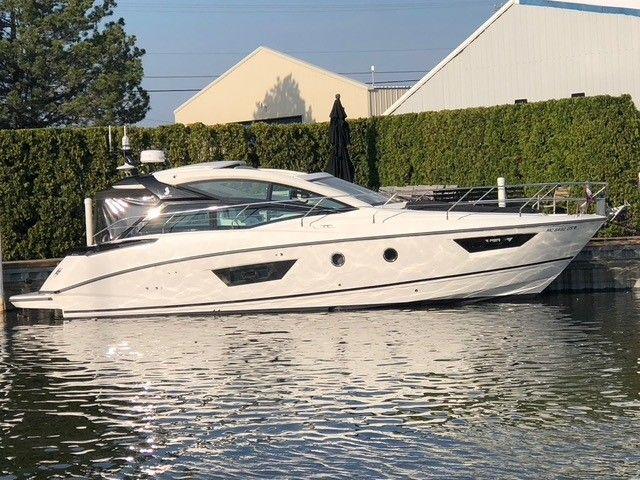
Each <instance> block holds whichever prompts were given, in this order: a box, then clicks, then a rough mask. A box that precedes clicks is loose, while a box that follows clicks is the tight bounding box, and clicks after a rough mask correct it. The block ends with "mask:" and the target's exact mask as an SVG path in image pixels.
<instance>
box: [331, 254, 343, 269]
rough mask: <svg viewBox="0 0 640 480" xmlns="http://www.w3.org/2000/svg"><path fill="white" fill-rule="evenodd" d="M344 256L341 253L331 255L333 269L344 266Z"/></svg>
mask: <svg viewBox="0 0 640 480" xmlns="http://www.w3.org/2000/svg"><path fill="white" fill-rule="evenodd" d="M344 262H345V260H344V255H343V254H341V253H334V254H333V255H331V263H333V266H334V267H341V266H343V265H344Z"/></svg>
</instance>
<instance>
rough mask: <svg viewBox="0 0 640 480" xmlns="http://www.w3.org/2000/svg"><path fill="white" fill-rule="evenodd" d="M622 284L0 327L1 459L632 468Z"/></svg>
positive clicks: (469, 470)
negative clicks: (533, 293) (434, 306)
mask: <svg viewBox="0 0 640 480" xmlns="http://www.w3.org/2000/svg"><path fill="white" fill-rule="evenodd" d="M639 358H640V296H639V294H619V295H584V296H563V297H544V298H541V299H538V300H533V301H529V302H527V303H506V304H505V303H503V304H489V303H487V304H476V305H470V306H463V307H457V308H451V309H440V310H420V311H415V310H414V311H398V310H396V311H376V312H358V313H332V314H312V315H310V314H305V315H301V314H300V315H297V314H296V315H276V316H244V317H240V316H237V317H226V318H215V317H202V318H200V317H194V318H184V317H181V318H161V319H142V320H141V319H136V320H122V319H118V320H100V321H84V320H83V321H71V322H64V323H62V322H60V321H57V322H55V321H47V320H41V321H36V320H29V321H27V320H24V319H22V320H21V319H9V320H6V321H5V322H4V326H3V328H2V329H0V478H2V479H5V478H6V479H13V478H30V477H37V478H68V477H70V476H78V477H88V478H114V479H115V478H152V477H154V478H190V479H191V478H218V477H220V478H223V477H225V478H227V477H235V478H252V477H254V478H257V477H260V478H262V477H268V478H273V477H287V478H309V477H324V478H349V479H353V478H417V477H423V478H424V477H440V478H496V477H500V478H505V477H506V478H516V477H517V478H541V477H542V478H550V477H552V478H592V477H594V476H600V477H607V478H616V477H625V478H629V477H632V478H633V477H636V478H640V363H639Z"/></svg>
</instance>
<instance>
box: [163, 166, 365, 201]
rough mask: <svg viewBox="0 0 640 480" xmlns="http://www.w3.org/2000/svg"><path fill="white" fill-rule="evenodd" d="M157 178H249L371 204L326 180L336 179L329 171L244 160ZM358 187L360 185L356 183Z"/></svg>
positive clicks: (170, 181) (181, 181) (185, 181)
mask: <svg viewBox="0 0 640 480" xmlns="http://www.w3.org/2000/svg"><path fill="white" fill-rule="evenodd" d="M153 177H154V178H155V179H156V180H158V181H159V182H162V183H164V184H166V185H171V186H175V187H179V186H182V185H184V186H186V185H189V184H193V183H197V182H205V181H207V180H211V181H216V180H220V181H224V180H231V181H233V180H236V181H241V180H246V181H257V182H267V183H273V184H278V185H285V186H289V187H294V188H298V189H301V190H306V191H310V192H313V193H316V194H318V195H319V196H324V197H332V198H334V197H340V201H341V202H343V203H346V204H347V205H350V206H353V207H367V206H371V204H370V203H367V202H366V201H362V200H360V199H359V198H358V196H357V195H356V194H355V193H353V192H349V191H345V190H341V189H339V188H336V187H335V186H329V185H327V184H326V182H322V183H321V182H319V181H321V180H323V179H331V178H334V177H333V176H332V175H331V174H329V173H324V172H319V173H306V172H297V171H293V170H280V169H271V168H253V167H250V166H247V165H246V164H245V163H244V162H210V163H198V164H193V165H187V166H184V167H177V168H171V169H168V170H161V171H158V172H155V173H153ZM354 187H356V188H358V187H357V186H354Z"/></svg>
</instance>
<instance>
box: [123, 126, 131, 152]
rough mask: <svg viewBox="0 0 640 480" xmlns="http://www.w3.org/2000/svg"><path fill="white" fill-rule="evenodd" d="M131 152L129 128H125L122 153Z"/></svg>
mask: <svg viewBox="0 0 640 480" xmlns="http://www.w3.org/2000/svg"><path fill="white" fill-rule="evenodd" d="M130 150H131V140H129V136H128V135H127V126H126V125H125V126H124V135H123V136H122V151H123V152H125V153H126V152H128V151H130Z"/></svg>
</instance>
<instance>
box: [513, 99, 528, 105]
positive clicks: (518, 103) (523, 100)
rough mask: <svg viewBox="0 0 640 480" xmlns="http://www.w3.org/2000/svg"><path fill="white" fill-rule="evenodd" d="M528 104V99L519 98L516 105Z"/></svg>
mask: <svg viewBox="0 0 640 480" xmlns="http://www.w3.org/2000/svg"><path fill="white" fill-rule="evenodd" d="M527 103H528V102H527V99H526V98H519V99H517V100H516V105H526V104H527Z"/></svg>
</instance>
